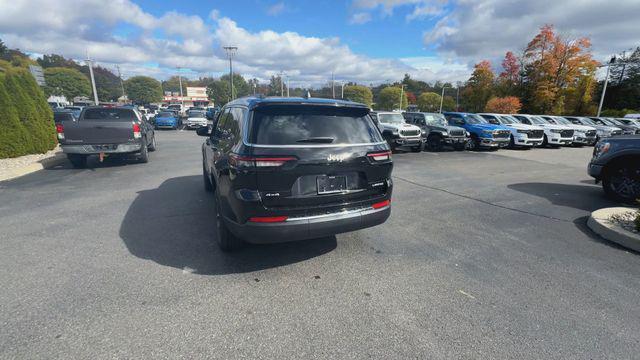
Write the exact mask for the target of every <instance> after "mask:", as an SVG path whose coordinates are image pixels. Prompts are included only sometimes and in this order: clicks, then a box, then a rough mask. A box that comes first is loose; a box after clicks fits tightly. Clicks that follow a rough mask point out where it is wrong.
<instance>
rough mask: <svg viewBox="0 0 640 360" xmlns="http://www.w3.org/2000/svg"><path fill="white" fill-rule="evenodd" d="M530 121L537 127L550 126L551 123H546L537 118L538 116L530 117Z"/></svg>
mask: <svg viewBox="0 0 640 360" xmlns="http://www.w3.org/2000/svg"><path fill="white" fill-rule="evenodd" d="M529 120H530V121H531V123H532V124H537V125H548V124H549V123H548V122H546V121H544V119H542V118H540V117H537V116H529Z"/></svg>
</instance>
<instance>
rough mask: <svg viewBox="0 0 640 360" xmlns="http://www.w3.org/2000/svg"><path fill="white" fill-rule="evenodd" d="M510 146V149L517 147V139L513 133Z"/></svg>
mask: <svg viewBox="0 0 640 360" xmlns="http://www.w3.org/2000/svg"><path fill="white" fill-rule="evenodd" d="M509 148H510V149H515V148H516V140H515V139H514V138H513V135H511V137H510V139H509Z"/></svg>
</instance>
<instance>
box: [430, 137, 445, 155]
mask: <svg viewBox="0 0 640 360" xmlns="http://www.w3.org/2000/svg"><path fill="white" fill-rule="evenodd" d="M443 147H444V146H443V145H442V138H441V137H440V136H438V135H431V136H429V137H428V138H427V149H429V151H442V148H443Z"/></svg>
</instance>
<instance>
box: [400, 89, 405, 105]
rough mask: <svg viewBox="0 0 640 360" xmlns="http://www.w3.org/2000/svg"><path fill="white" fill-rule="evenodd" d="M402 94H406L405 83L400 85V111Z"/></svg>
mask: <svg viewBox="0 0 640 360" xmlns="http://www.w3.org/2000/svg"><path fill="white" fill-rule="evenodd" d="M402 94H404V84H402V85H400V111H402Z"/></svg>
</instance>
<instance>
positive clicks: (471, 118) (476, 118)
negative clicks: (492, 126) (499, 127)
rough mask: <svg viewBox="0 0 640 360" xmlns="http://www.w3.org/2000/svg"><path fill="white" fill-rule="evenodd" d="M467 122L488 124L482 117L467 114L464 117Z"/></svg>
mask: <svg viewBox="0 0 640 360" xmlns="http://www.w3.org/2000/svg"><path fill="white" fill-rule="evenodd" d="M466 118H467V122H468V123H469V124H488V121H487V120H485V119H484V118H483V117H482V116H480V115H476V114H467V115H466Z"/></svg>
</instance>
